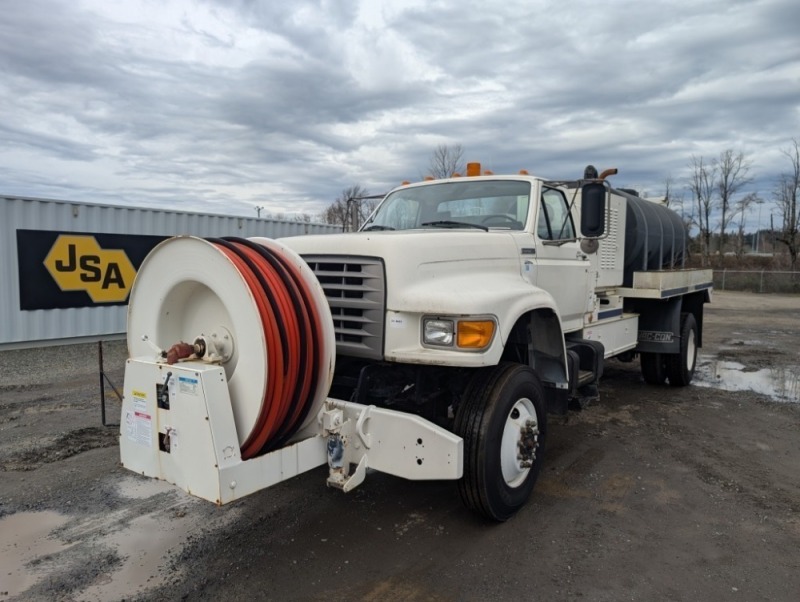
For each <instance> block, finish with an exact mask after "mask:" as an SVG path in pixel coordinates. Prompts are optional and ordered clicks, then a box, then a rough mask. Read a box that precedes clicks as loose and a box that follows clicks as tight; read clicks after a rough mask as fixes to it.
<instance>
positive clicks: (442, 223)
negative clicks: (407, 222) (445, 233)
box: [420, 219, 489, 232]
mask: <svg viewBox="0 0 800 602" xmlns="http://www.w3.org/2000/svg"><path fill="white" fill-rule="evenodd" d="M420 226H437V227H439V228H477V229H478V230H483V231H484V232H488V231H489V228H488V227H487V226H483V225H481V224H471V223H469V222H454V221H451V220H449V219H442V220H439V221H435V222H424V223H422V224H420Z"/></svg>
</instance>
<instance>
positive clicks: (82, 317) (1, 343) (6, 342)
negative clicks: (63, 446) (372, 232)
mask: <svg viewBox="0 0 800 602" xmlns="http://www.w3.org/2000/svg"><path fill="white" fill-rule="evenodd" d="M18 229H23V230H56V231H63V232H90V233H108V234H147V235H156V236H174V235H178V234H191V235H194V236H204V237H209V236H241V237H249V236H266V237H269V238H281V237H289V236H299V235H303V234H333V233H336V232H341V228H339V227H336V226H331V225H329V224H308V223H303V222H289V221H275V220H268V219H257V218H248V217H236V216H226V215H214V214H202V213H187V212H182V211H169V210H158V209H147V208H139V207H119V206H113V205H96V204H87V203H76V202H69V201H56V200H49V199H31V198H23V197H0V348H3V347H12V346H25V344H31V345H36V344H48V343H52V342H54V341H61V340H64V339H72V338H82V337H101V336H108V335H115V334H120V333H124V332H125V322H126V318H127V305H115V306H98V307H82V308H71V309H48V310H33V311H21V310H20V302H19V298H20V295H19V280H18V275H17V271H18V263H17V259H18V258H17V237H16V231H17V230H18Z"/></svg>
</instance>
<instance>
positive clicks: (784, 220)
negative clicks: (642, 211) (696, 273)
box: [665, 138, 800, 271]
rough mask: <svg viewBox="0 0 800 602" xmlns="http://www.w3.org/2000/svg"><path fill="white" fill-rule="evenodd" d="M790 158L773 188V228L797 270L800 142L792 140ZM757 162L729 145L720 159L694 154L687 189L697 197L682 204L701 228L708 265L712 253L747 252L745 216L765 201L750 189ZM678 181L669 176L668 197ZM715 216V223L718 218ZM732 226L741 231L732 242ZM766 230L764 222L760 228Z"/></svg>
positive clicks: (785, 153) (702, 253) (702, 252)
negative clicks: (786, 167) (776, 217)
mask: <svg viewBox="0 0 800 602" xmlns="http://www.w3.org/2000/svg"><path fill="white" fill-rule="evenodd" d="M781 154H782V155H783V156H784V157H785V158H786V160H787V162H788V164H789V165H788V169H787V170H785V171H782V172H781V174H780V175H779V176H778V178H777V180H776V181H775V182H773V184H772V188H771V189H770V190H769V191H767V192H768V194H770V195H771V197H772V200H773V202H774V206H775V211H776V213H777V216H778V218H779V220H778V224H777V225H776V224H775V223H774V220H773V219H772V215H771V216H770V220H771V223H770V229H769V231H770V232H771V233H772V236H773V238H774V241H775V242H777V243H780V244H782V245H783V246H785V248H786V250H787V252H788V254H789V263H790V265H791V269H792V270H793V271H794V270H795V269H796V267H797V258H798V253H799V252H800V229H799V228H800V205H799V204H798V196H799V195H800V144H799V143H798V140H797V139H796V138H795V139H792V143H791V145H790V146H789V147H787V148H783V149H781ZM752 165H753V163H752V160H751V159H750V158H749V157H748V156H747V155H746V154H745V153H744V152H743V151H741V150H739V151H735V150H734V149H726V150H724V151H722V152H721V153H720V154H719V156H718V157H713V158H712V159H710V160H709V159H706V158H705V157H703V156H696V155H692V157H691V161H690V162H689V168H690V175H689V179H688V183H687V188H688V190H689V192H690V193H691V196H692V200H691V203H690V205H689V207H688V208H687V207H686V203H682V199H681V198H680V197H679V198H678V202H679V204H681V205H682V209H683V210H684V218H685V220H686V221H687V225H689V226H695V227H696V228H697V230H698V239H699V246H700V256H701V261H702V263H703V265H706V266H707V265H710V263H711V257H712V255H714V254H716V255H717V256H719V257H721V256H722V255H724V254H725V253H726V252H728V251H732V252H734V253H735V254H736V255H737V256H738V257H741V255H742V254H743V252H744V241H745V234H744V231H745V219H746V217H747V215H748V213H749V211H750V210H751V208H752V207H753V206H755V205H758V204H761V203H763V202H764V201H765V199H764V198H763V197H761V196H760V194H759V192H756V191H750V192H745V190H746V188H747V187H748V186H749V185H750V184H751V183H752V182H753V177H752V176H751V170H752ZM671 185H672V181H671V179H670V178H668V179H667V185H666V191H667V194H666V195H665V200H666V201H667V203H669V202H670V187H671ZM712 220H715V221H712ZM731 230H734V232H735V234H734V236H733V240H732V241H731V240H730V233H731ZM756 230H757V231H760V230H761V224H759V225H758V228H756Z"/></svg>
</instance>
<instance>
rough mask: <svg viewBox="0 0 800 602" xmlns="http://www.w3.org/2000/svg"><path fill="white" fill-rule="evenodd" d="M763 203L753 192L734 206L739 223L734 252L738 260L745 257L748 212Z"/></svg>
mask: <svg viewBox="0 0 800 602" xmlns="http://www.w3.org/2000/svg"><path fill="white" fill-rule="evenodd" d="M763 202H764V201H763V200H762V199H761V198H759V196H758V195H757V194H756V193H755V192H751V193H750V194H746V195H744V196H743V197H741V198H740V199H739V200H738V201H736V205H734V214H735V215H738V217H739V222H738V227H737V231H736V241H735V242H734V248H733V252H734V253H736V257H737V258H738V259H741V258H742V255H744V228H745V220H746V219H747V212H748V211H749V210H750V207H752V206H753V205H758V204H761V203H763Z"/></svg>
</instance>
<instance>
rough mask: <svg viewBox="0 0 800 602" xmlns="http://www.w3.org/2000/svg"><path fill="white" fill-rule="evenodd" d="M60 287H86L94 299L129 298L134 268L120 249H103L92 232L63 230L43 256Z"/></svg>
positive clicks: (82, 289) (120, 299) (112, 301)
mask: <svg viewBox="0 0 800 602" xmlns="http://www.w3.org/2000/svg"><path fill="white" fill-rule="evenodd" d="M44 265H45V266H46V267H47V269H48V271H49V272H50V275H51V276H52V277H53V280H55V281H56V284H58V288H60V289H61V290H62V291H86V293H87V294H88V295H89V298H90V299H91V300H92V301H94V302H95V303H114V302H119V301H125V300H126V299H127V298H128V292H129V291H130V288H131V285H132V284H133V279H134V277H135V276H136V269H135V268H134V267H133V264H132V263H131V260H130V259H128V256H127V255H126V254H125V251H123V250H122V249H103V248H101V247H100V245H98V244H97V240H96V239H95V237H94V236H70V235H69V234H62V235H60V236H59V237H58V238H57V239H56V243H55V244H54V245H53V248H52V249H50V253H48V254H47V257H46V258H45V260H44Z"/></svg>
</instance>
